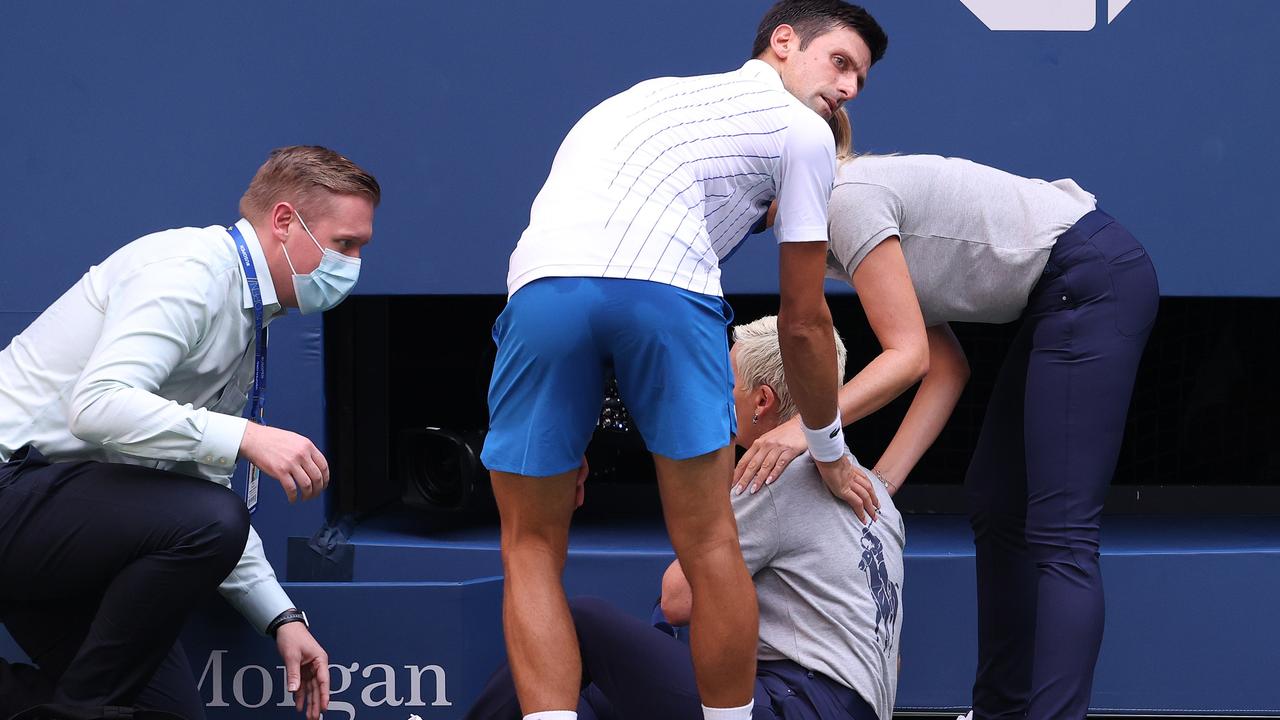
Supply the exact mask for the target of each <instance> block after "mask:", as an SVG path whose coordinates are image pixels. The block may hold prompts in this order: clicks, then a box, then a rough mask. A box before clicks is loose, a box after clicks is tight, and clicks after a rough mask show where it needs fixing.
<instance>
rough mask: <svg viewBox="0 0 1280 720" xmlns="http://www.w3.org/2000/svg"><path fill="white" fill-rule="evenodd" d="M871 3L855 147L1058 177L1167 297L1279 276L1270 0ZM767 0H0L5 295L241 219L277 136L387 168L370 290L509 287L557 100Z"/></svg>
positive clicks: (659, 71)
mask: <svg viewBox="0 0 1280 720" xmlns="http://www.w3.org/2000/svg"><path fill="white" fill-rule="evenodd" d="M1067 1H1068V0H1062V2H1063V3H1065V2H1067ZM1085 1H1086V4H1087V3H1088V2H1089V0H1085ZM1055 2H1056V0H1055ZM1070 2H1072V3H1074V4H1076V5H1079V2H1080V0H1070ZM1112 2H1113V3H1114V2H1115V0H1112ZM867 4H868V5H869V6H870V7H871V9H872V10H873V11H874V12H875V13H876V14H877V16H878V17H879V18H880V20H881V21H882V22H883V24H884V25H885V27H886V28H887V29H888V31H889V33H890V36H891V45H890V50H889V54H888V56H887V57H886V59H885V60H884V62H883V63H882V64H881V65H879V66H877V67H876V68H875V69H874V71H873V72H872V75H871V79H870V83H869V84H868V86H867V89H866V92H865V93H864V94H863V96H862V97H860V98H858V99H857V100H855V101H854V102H853V103H852V104H851V106H850V107H851V109H852V111H853V115H854V118H855V122H856V132H857V141H858V145H859V146H860V147H862V148H865V149H868V150H875V151H904V152H938V153H944V154H954V155H963V156H969V157H972V158H974V159H977V160H981V161H985V162H988V163H992V164H995V165H997V166H1001V167H1005V168H1008V169H1010V170H1012V171H1015V172H1019V173H1025V174H1031V175H1035V176H1048V177H1062V176H1071V177H1074V178H1076V179H1077V180H1079V181H1080V182H1081V183H1082V184H1083V185H1084V186H1085V187H1086V188H1089V189H1091V190H1093V191H1094V192H1096V193H1097V194H1098V195H1099V196H1100V197H1101V198H1102V200H1103V203H1104V206H1105V207H1107V208H1109V209H1110V210H1111V211H1112V213H1113V214H1115V215H1117V216H1118V217H1119V218H1121V219H1122V221H1124V222H1125V223H1127V224H1128V225H1130V226H1131V227H1132V229H1133V230H1134V231H1135V233H1136V234H1137V235H1138V237H1139V238H1141V239H1142V240H1143V241H1144V242H1145V243H1146V244H1147V245H1148V247H1149V248H1150V250H1151V254H1152V256H1153V257H1154V258H1155V260H1156V263H1157V267H1158V269H1159V271H1160V275H1161V285H1162V288H1163V290H1164V292H1165V293H1166V294H1172V295H1268V296H1274V295H1276V294H1277V293H1278V292H1280V283H1277V282H1275V281H1274V280H1273V279H1272V277H1271V275H1272V272H1271V270H1272V269H1273V268H1275V267H1276V266H1278V265H1280V245H1277V243H1275V242H1273V239H1274V232H1271V231H1269V230H1268V228H1269V227H1270V226H1271V223H1270V222H1269V220H1270V217H1269V215H1268V208H1269V207H1270V203H1271V200H1272V198H1274V197H1275V196H1276V194H1277V190H1280V180H1277V175H1276V173H1274V172H1272V167H1271V165H1272V163H1273V162H1274V158H1276V157H1280V137H1277V135H1276V134H1275V133H1274V132H1272V125H1273V123H1272V122H1271V120H1272V119H1273V118H1274V117H1276V115H1277V112H1278V111H1280V74H1278V73H1276V72H1274V70H1273V68H1274V63H1273V62H1270V61H1268V60H1266V59H1265V57H1263V56H1262V55H1261V53H1263V52H1264V51H1263V48H1265V47H1268V46H1269V43H1270V40H1271V36H1272V34H1273V33H1274V30H1275V28H1277V27H1280V3H1275V2H1271V0H1233V2H1227V3H1205V2H1202V1H1201V0H1158V1H1157V0H1133V2H1131V3H1129V4H1128V5H1127V7H1125V9H1124V11H1123V12H1122V13H1121V14H1119V15H1118V16H1117V17H1116V18H1115V20H1114V22H1111V23H1107V22H1106V18H1107V15H1108V14H1109V13H1108V12H1107V8H1108V3H1107V2H1105V1H1102V2H1098V3H1097V7H1096V8H1095V10H1096V12H1095V13H1093V14H1092V15H1090V17H1096V23H1095V25H1094V27H1093V28H1092V29H1091V30H1088V31H1080V32H996V31H992V30H989V29H988V28H987V27H986V25H984V24H983V22H982V21H980V20H979V19H978V17H977V15H975V14H974V12H971V11H970V10H969V9H968V8H967V7H966V4H965V3H964V2H962V0H893V1H892V2H888V1H887V0H882V1H879V2H874V1H872V0H868V3H867ZM968 4H970V5H973V6H974V7H983V6H987V7H989V6H993V5H998V4H999V3H998V2H994V0H968ZM1004 4H1005V5H1009V3H1004ZM1014 4H1015V5H1016V4H1018V3H1014ZM1021 4H1024V5H1035V4H1039V5H1046V2H1045V0H1027V2H1025V3H1021ZM767 5H768V2H767V0H750V1H749V2H742V1H740V0H703V1H701V2H696V3H689V2H680V1H679V0H649V1H647V2H636V3H622V2H606V3H601V2H595V1H594V0H563V1H561V2H532V3H531V2H517V1H516V0H498V1H496V2H490V3H479V4H476V3H436V2H419V1H418V0H387V1H385V2H378V3H346V2H340V1H339V0H316V1H315V2H301V1H300V0H285V1H282V2H274V3H257V2H250V1H249V0H227V1H226V2H219V3H203V2H195V1H194V0H178V1H177V2H167V3H156V2H146V1H145V0H118V1H116V2H110V3H83V2H78V1H77V0H49V1H48V2H39V3H36V2H8V3H3V4H0V87H3V88H4V89H5V93H6V100H7V103H6V104H7V109H8V111H7V112H5V113H0V158H4V165H5V170H4V173H3V174H2V175H0V177H3V178H4V180H2V181H0V183H3V184H2V185H0V189H2V190H3V192H0V228H3V230H2V233H3V239H4V241H5V247H6V252H7V259H8V263H7V264H8V265H9V266H12V267H21V268H23V269H24V273H23V274H22V276H21V277H12V276H8V277H4V278H3V279H0V310H14V309H22V310H31V309H39V308H42V307H44V306H45V305H47V304H48V302H49V301H50V300H52V299H53V297H55V296H56V293H57V292H59V291H60V290H61V289H62V288H64V287H66V285H68V284H69V283H70V282H71V281H72V280H74V278H75V277H77V276H78V274H79V273H80V272H81V271H82V270H83V269H84V267H86V266H87V265H88V264H89V263H91V262H93V261H95V260H97V259H98V258H101V257H102V256H103V255H105V254H106V252H107V251H109V250H110V249H111V248H114V247H116V246H118V245H119V244H121V243H123V242H125V241H127V240H129V239H131V238H133V237H136V236H138V235H140V234H143V233H145V232H148V231H151V230H155V229H158V228H164V227H169V226H174V225H186V224H198V225H207V224H212V223H215V222H229V221H230V220H234V219H235V202H236V199H237V198H238V197H239V193H240V192H241V190H242V189H243V186H244V184H245V183H246V181H247V180H248V178H249V176H250V174H251V173H252V172H253V170H254V168H255V167H256V166H257V164H258V163H259V162H260V161H261V160H262V158H263V157H264V156H265V154H266V152H267V151H268V150H269V149H270V148H272V147H275V146H279V145H285V144H292V143H321V144H326V145H331V146H333V147H335V148H338V149H340V150H342V151H344V152H346V153H348V154H349V155H350V156H351V157H352V158H354V159H356V160H357V161H359V162H361V163H363V164H365V165H367V166H368V167H369V168H370V169H371V170H372V171H374V172H375V173H376V174H377V175H378V176H379V178H380V179H381V180H382V182H383V184H384V186H385V188H386V200H385V205H384V207H383V209H382V211H381V213H380V214H379V217H378V223H377V229H378V235H377V240H376V241H375V245H374V246H373V248H371V251H370V253H369V256H368V260H369V261H368V263H367V269H366V273H365V276H364V278H363V280H362V282H361V287H360V290H361V292H367V293H501V292H502V291H503V289H504V276H505V268H506V256H507V255H508V253H509V252H510V250H511V248H512V247H513V245H514V243H515V241H516V238H517V237H518V235H519V233H520V231H521V229H522V228H523V226H524V223H525V221H526V219H527V217H528V209H529V204H530V202H531V200H532V199H533V196H534V194H535V193H536V192H537V190H538V188H539V186H540V185H541V183H542V181H543V179H544V178H545V176H546V173H547V170H548V168H549V166H550V163H551V158H552V156H553V155H554V153H555V150H556V147H557V145H558V144H559V142H560V140H561V138H562V137H563V136H564V134H565V132H566V131H567V130H568V129H569V127H570V126H571V125H572V123H573V122H574V121H575V120H576V119H577V118H578V117H579V116H580V115H581V114H582V113H583V112H584V111H585V110H587V109H588V108H589V107H591V106H592V105H594V104H595V103H596V102H598V101H599V100H601V99H603V98H605V97H607V96H608V95H610V94H612V93H614V92H617V91H618V90H620V89H622V88H624V87H626V86H628V85H630V84H632V83H634V82H636V81H638V80H641V79H644V78H647V77H651V76H655V75H663V74H692V73H701V72H712V71H719V70H725V69H729V68H732V67H736V66H737V65H738V64H739V63H740V62H741V61H742V60H743V58H744V56H745V55H746V53H747V52H748V50H749V47H750V42H751V38H752V34H753V32H754V26H755V23H756V22H757V20H758V18H759V16H760V14H761V13H762V11H763V9H764V8H765V7H767ZM1087 10H1088V8H1087V7H1086V11H1087ZM769 244H770V243H769V241H768V239H766V238H759V239H756V240H755V241H753V243H751V247H749V248H747V249H746V250H744V251H743V252H742V253H740V254H739V255H738V256H737V257H735V258H734V261H733V262H732V263H731V264H730V265H729V267H728V268H727V271H726V276H727V277H726V287H727V289H728V290H729V291H731V292H771V291H773V290H774V289H775V287H776V269H775V267H776V263H775V260H774V254H775V252H774V251H773V250H772V249H771V248H770V247H769ZM32 268H38V269H39V270H38V272H31V269H32Z"/></svg>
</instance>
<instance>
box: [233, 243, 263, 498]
mask: <svg viewBox="0 0 1280 720" xmlns="http://www.w3.org/2000/svg"><path fill="white" fill-rule="evenodd" d="M227 232H228V233H230V235H231V238H232V239H233V240H235V241H236V255H239V256H240V264H241V265H243V266H244V279H245V281H246V282H248V284H249V296H250V297H251V298H253V337H254V344H253V389H252V390H251V391H250V393H249V422H256V423H258V424H259V425H262V424H263V408H262V396H263V393H264V392H266V389H267V328H266V327H265V326H264V324H263V320H262V290H261V288H259V287H258V273H257V272H256V271H255V270H254V267H253V256H252V255H250V254H249V244H248V243H246V242H245V241H244V235H242V234H241V233H240V228H238V227H236V226H235V225H232V226H231V227H229V228H227ZM258 475H259V472H258V466H257V465H254V464H253V463H249V471H248V472H247V473H246V474H245V483H244V504H245V506H247V507H248V508H249V514H250V515H252V514H253V512H254V511H255V510H257V509H258Z"/></svg>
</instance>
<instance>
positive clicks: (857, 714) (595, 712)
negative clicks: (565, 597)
mask: <svg viewBox="0 0 1280 720" xmlns="http://www.w3.org/2000/svg"><path fill="white" fill-rule="evenodd" d="M569 609H570V611H571V612H572V614H573V625H574V629H575V630H576V631H577V634H578V645H579V648H580V649H581V651H582V675H583V678H582V679H583V692H582V696H581V699H580V702H579V704H578V720H654V719H655V718H662V719H663V720H702V703H701V701H700V700H699V699H698V688H697V685H696V684H695V682H694V679H693V658H692V656H691V655H690V652H689V646H688V645H686V644H685V643H683V642H681V641H679V640H677V639H675V638H673V637H671V636H670V635H668V634H666V633H664V632H662V631H661V630H658V629H656V628H654V627H652V626H650V625H648V624H646V623H644V622H642V621H640V620H638V619H636V618H634V617H632V616H630V615H628V614H626V613H624V612H622V611H621V610H619V609H617V608H615V607H613V606H612V605H610V604H608V603H607V602H605V601H603V600H599V599H595V598H576V599H574V600H572V601H570V603H569ZM521 717H523V716H522V715H521V713H520V703H519V702H518V701H517V700H516V688H515V683H514V682H513V681H512V679H511V669H510V668H509V667H508V666H506V665H503V666H502V667H501V668H499V669H498V671H497V672H496V673H494V675H493V677H492V678H490V679H489V683H488V684H487V685H486V686H485V688H484V690H483V691H482V692H481V693H480V697H479V699H477V700H476V702H475V704H474V705H473V706H472V707H471V711H470V712H468V713H467V715H466V720H520V718H521ZM751 717H752V720H877V718H876V714H875V711H874V710H872V709H871V706H870V705H868V704H867V703H866V702H865V701H864V700H863V699H862V698H861V697H860V696H859V695H858V694H857V693H855V692H853V691H852V690H850V689H849V688H846V687H844V686H843V685H840V684H839V683H837V682H835V681H834V680H831V679H830V678H827V677H825V676H823V675H822V674H820V673H815V672H810V671H808V670H805V669H804V668H802V667H801V666H799V665H797V664H796V663H793V662H787V661H770V662H764V661H762V662H760V663H759V664H758V666H757V669H756V688H755V709H754V711H753V712H752V716H751ZM886 720H887V719H886Z"/></svg>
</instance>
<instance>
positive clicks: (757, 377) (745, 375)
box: [733, 315, 848, 422]
mask: <svg viewBox="0 0 1280 720" xmlns="http://www.w3.org/2000/svg"><path fill="white" fill-rule="evenodd" d="M831 334H832V335H834V336H835V338H836V371H837V373H838V376H837V378H836V382H842V381H843V380H844V363H845V359H846V358H847V357H848V353H847V352H846V350H845V347H844V340H842V339H840V333H838V332H836V330H835V328H832V329H831ZM733 342H734V346H735V347H736V348H737V349H738V358H737V360H738V377H737V380H738V381H739V382H741V383H743V384H744V385H745V386H746V387H748V388H751V389H753V390H754V389H755V388H757V387H759V386H761V385H768V386H769V387H771V388H773V391H774V392H775V393H777V395H778V419H779V420H781V421H783V422H786V421H787V420H790V419H791V417H792V416H793V415H795V414H796V403H795V400H793V399H792V397H791V390H790V388H788V387H787V378H786V376H785V375H784V374H783V372H782V349H781V347H780V346H779V345H778V317H777V316H776V315H766V316H764V317H762V318H760V319H759V320H755V321H753V322H749V323H747V324H746V325H738V326H736V327H734V328H733Z"/></svg>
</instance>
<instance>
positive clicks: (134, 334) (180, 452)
mask: <svg viewBox="0 0 1280 720" xmlns="http://www.w3.org/2000/svg"><path fill="white" fill-rule="evenodd" d="M223 295H224V293H221V292H220V291H219V289H218V278H217V277H216V276H215V275H214V274H213V272H212V271H211V270H210V269H209V268H208V266H206V265H205V264H204V263H203V262H201V261H200V260H198V259H195V258H171V259H166V260H162V261H158V262H156V263H153V264H150V265H147V266H144V267H141V268H138V269H137V270H135V271H134V272H133V273H131V274H129V275H127V276H125V277H123V278H121V279H120V280H119V281H117V282H116V283H115V284H114V285H113V287H111V288H110V289H109V290H108V292H107V297H106V306H105V307H104V308H103V311H104V318H103V326H102V335H101V337H100V338H99V339H98V343H97V346H96V347H95V348H94V350H93V353H92V354H91V355H90V357H89V360H88V362H87V363H86V365H85V368H84V371H83V372H82V373H81V374H80V378H79V380H77V382H76V384H75V388H74V389H73V391H72V394H71V407H70V430H71V433H72V434H73V435H75V436H76V437H78V438H80V439H81V440H83V441H85V442H90V443H95V444H98V445H101V446H103V447H105V448H108V449H110V450H115V451H117V452H122V453H125V454H128V455H134V456H137V457H144V458H152V459H156V460H170V461H179V462H181V461H194V462H197V463H201V464H204V465H212V466H214V467H221V468H224V469H229V468H231V467H233V466H234V465H235V461H236V456H237V454H238V453H239V451H240V441H241V438H242V437H243V436H244V428H245V425H246V423H247V420H245V419H244V418H241V417H235V416H231V415H223V414H221V413H215V412H210V411H209V410H207V409H205V408H193V407H191V406H190V405H180V404H178V403H176V402H174V401H172V400H168V399H166V398H163V397H160V396H159V395H157V394H156V391H157V390H158V389H159V388H160V386H161V385H162V384H163V383H164V381H165V380H166V379H167V378H168V377H169V375H170V374H171V373H172V372H173V369H174V368H175V367H177V366H178V364H179V363H180V362H182V360H183V358H185V357H186V356H187V355H188V354H189V353H190V352H191V350H192V349H193V348H194V347H195V346H196V345H197V344H198V343H199V342H200V340H201V339H202V338H203V337H204V334H205V333H206V332H207V330H208V327H209V318H210V314H211V313H214V312H219V311H220V310H222V309H223V308H225V307H227V305H228V300H227V298H226V297H225V296H223ZM236 311H237V312H239V308H238V306H237V309H236Z"/></svg>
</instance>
